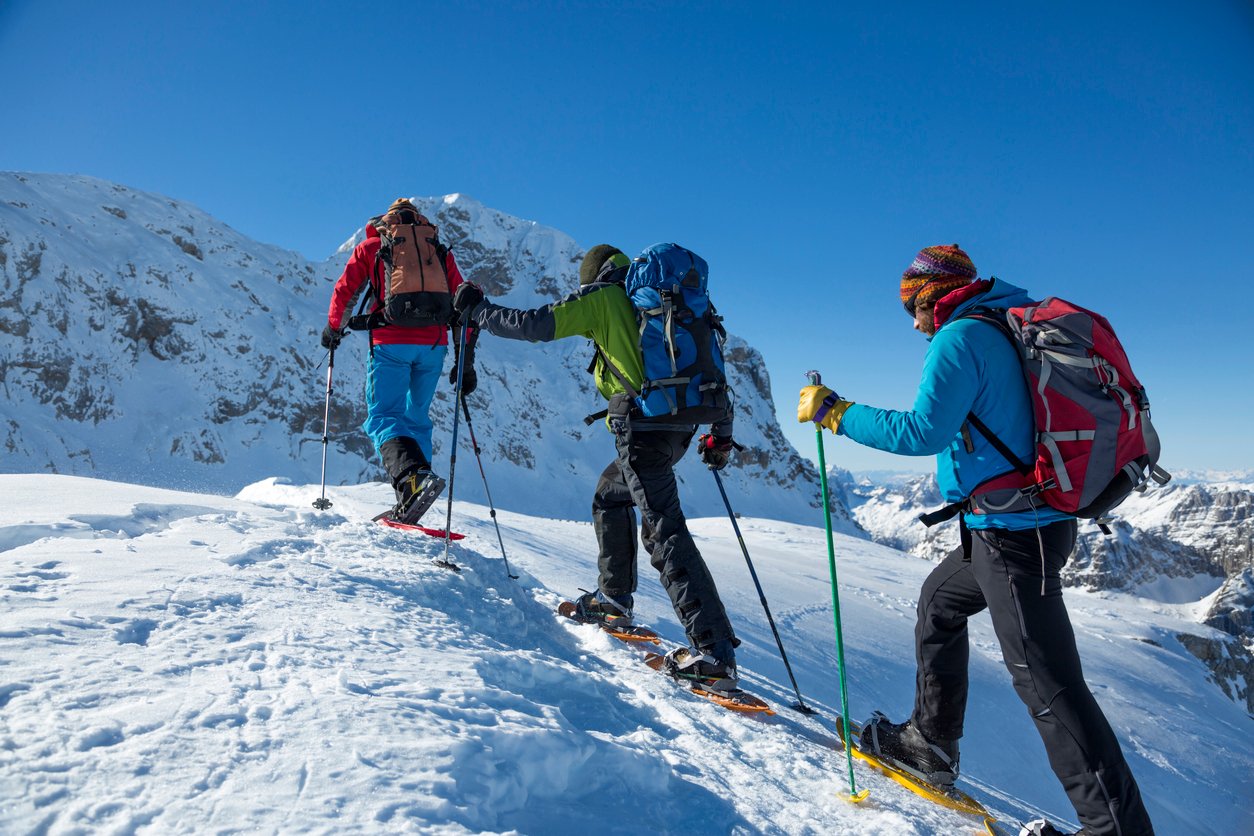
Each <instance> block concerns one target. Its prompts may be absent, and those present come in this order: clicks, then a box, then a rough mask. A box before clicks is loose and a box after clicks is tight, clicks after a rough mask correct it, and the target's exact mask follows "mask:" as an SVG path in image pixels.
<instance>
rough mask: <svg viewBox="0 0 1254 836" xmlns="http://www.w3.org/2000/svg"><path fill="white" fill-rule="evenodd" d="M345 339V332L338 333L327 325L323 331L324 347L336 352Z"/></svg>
mask: <svg viewBox="0 0 1254 836" xmlns="http://www.w3.org/2000/svg"><path fill="white" fill-rule="evenodd" d="M342 339H344V332H343V331H338V330H336V329H335V328H332V327H331V326H330V325H327V326H326V327H325V328H323V329H322V347H323V348H329V349H330V350H331V351H335V349H336V348H338V347H339V345H340V340H342Z"/></svg>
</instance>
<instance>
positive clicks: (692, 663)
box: [663, 647, 740, 695]
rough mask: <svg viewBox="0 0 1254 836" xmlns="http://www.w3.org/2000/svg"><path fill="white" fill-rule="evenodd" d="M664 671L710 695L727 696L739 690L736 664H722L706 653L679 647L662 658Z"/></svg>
mask: <svg viewBox="0 0 1254 836" xmlns="http://www.w3.org/2000/svg"><path fill="white" fill-rule="evenodd" d="M663 659H664V661H663V665H664V670H665V671H666V672H667V673H669V674H670V675H671V676H672V677H674V678H675V679H678V680H683V681H685V682H689V683H691V684H692V686H693V687H694V688H697V689H699V690H702V691H708V692H709V693H711V694H718V695H728V694H734V693H737V692H738V691H739V690H740V676H739V674H738V673H737V672H736V663H735V662H734V661H733V662H731V663H724V662H721V661H719V659H718V658H717V657H715V656H713V655H712V654H710V653H709V652H708V649H707V651H706V652H703V651H701V650H693V649H692V648H690V647H680V648H677V649H675V650H672V651H671V652H670V653H667V654H666V656H665V657H663Z"/></svg>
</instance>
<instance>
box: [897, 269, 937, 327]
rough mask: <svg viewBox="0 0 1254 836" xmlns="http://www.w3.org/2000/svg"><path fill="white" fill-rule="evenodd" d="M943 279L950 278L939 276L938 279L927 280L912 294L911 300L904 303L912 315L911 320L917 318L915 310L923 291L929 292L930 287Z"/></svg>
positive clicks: (907, 311)
mask: <svg viewBox="0 0 1254 836" xmlns="http://www.w3.org/2000/svg"><path fill="white" fill-rule="evenodd" d="M941 278H948V277H947V276H946V277H940V276H938V277H937V278H935V279H928V280H927V281H925V282H924V283H923V284H921V285H919V289H918V290H916V291H915V292H914V293H911V294H910V298H909V299H907V300H906V301H905V302H903V303H902V304H903V306H904V307H905V309H906V313H908V314H910V318H911V319H914V317H915V309H916V308H917V307H918V299H919V294H920V293H922V292H923V291H925V290H927V288H928V287H929V286H931V285H933V284H935V283H936V282H938V281H940V280H941Z"/></svg>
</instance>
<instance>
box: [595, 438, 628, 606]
mask: <svg viewBox="0 0 1254 836" xmlns="http://www.w3.org/2000/svg"><path fill="white" fill-rule="evenodd" d="M592 528H593V530H594V531H596V535H597V545H598V547H599V548H598V552H597V570H598V575H599V577H598V579H597V588H598V589H600V591H601V592H603V593H605V594H606V595H608V596H610V597H611V598H613V599H614V600H616V601H618V602H619V603H620V604H623V605H624V606H626V607H628V608H630V607H631V606H632V604H633V600H632V596H633V595H634V594H635V591H636V509H635V502H634V501H633V500H632V498H631V491H630V490H628V489H627V482H626V481H625V480H624V479H623V473H622V470H621V469H620V468H619V466H618V459H615V460H614V461H612V462H610V463H609V465H608V466H607V467H606V468H605V471H604V472H603V473H602V474H601V478H600V479H599V480H598V481H597V487H596V492H595V493H593V495H592Z"/></svg>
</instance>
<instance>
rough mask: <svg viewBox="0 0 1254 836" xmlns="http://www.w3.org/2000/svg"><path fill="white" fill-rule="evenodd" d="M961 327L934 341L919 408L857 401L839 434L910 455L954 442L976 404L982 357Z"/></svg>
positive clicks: (936, 450) (941, 333)
mask: <svg viewBox="0 0 1254 836" xmlns="http://www.w3.org/2000/svg"><path fill="white" fill-rule="evenodd" d="M963 330H964V329H961V328H946V329H942V330H941V331H939V332H938V333H937V334H936V336H935V337H933V338H932V342H931V344H930V345H929V346H928V352H927V357H926V359H925V360H924V362H923V375H922V379H921V380H920V382H919V391H918V393H917V394H916V395H915V399H914V407H913V408H912V409H910V410H909V411H904V412H903V411H900V410H893V409H880V408H877V407H873V406H866V405H865V404H860V403H855V404H852V405H851V406H850V407H849V408H848V409H847V410H845V414H844V417H843V418H842V419H841V422H840V430H839V432H840V434H841V435H845V436H848V437H849V438H851V439H853V440H854V441H856V442H858V443H859V444H865V445H866V446H867V447H874V448H876V449H877V450H885V451H887V452H889V453H898V454H901V455H905V456H927V455H933V454H935V453H939V452H941V451H942V450H944V449H945V448H946V447H948V446H949V444H950V443H952V442H953V440H954V436H956V435H957V434H958V431H959V430H960V429H961V427H962V422H963V421H965V420H966V417H967V413H969V412H970V411H971V406H972V404H974V403H975V396H976V392H977V389H978V387H979V375H978V368H977V363H979V362H980V360H979V356H978V354H977V353H976V352H975V351H974V350H973V348H972V346H971V343H970V341H969V340H968V339H967V338H966V337H965V335H964V334H963Z"/></svg>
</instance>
